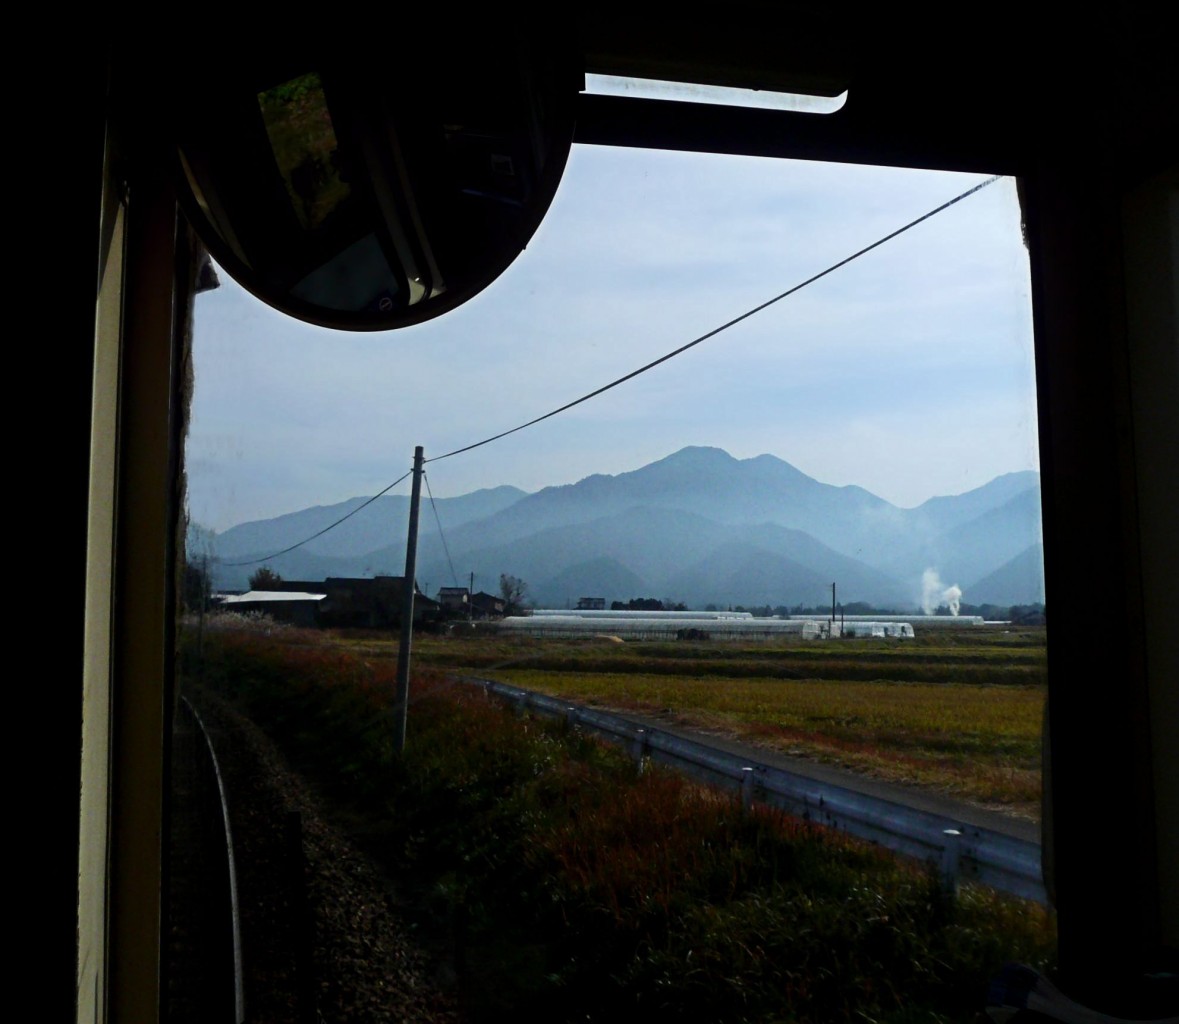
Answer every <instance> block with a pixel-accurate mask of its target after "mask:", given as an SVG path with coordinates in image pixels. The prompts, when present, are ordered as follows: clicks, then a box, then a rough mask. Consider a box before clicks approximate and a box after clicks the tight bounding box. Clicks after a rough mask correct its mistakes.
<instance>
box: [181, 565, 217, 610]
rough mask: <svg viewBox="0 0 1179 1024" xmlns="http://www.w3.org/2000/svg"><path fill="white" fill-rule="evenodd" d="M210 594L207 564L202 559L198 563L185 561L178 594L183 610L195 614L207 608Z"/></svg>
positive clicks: (210, 587)
mask: <svg viewBox="0 0 1179 1024" xmlns="http://www.w3.org/2000/svg"><path fill="white" fill-rule="evenodd" d="M212 592H213V588H212V586H211V584H210V582H209V566H208V564H207V562H206V561H205V560H204V559H202V560H201V561H199V562H193V561H186V562H185V563H184V576H183V579H182V582H181V594H180V596H181V601H182V602H183V604H184V607H185V609H187V610H188V611H190V612H197V611H202V610H203V609H205V608H208V606H209V596H210V595H211V594H212Z"/></svg>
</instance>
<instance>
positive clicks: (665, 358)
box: [221, 174, 1001, 586]
mask: <svg viewBox="0 0 1179 1024" xmlns="http://www.w3.org/2000/svg"><path fill="white" fill-rule="evenodd" d="M1000 177H1001V176H1000V175H998V174H996V175H993V176H991V177H990V178H987V179H986V180H985V181H981V182H979V183H978V184H977V185H975V186H974V187H973V188H968V189H967V190H966V191H965V192H962V193H961V194H959V195H956V196H955V197H954V198H953V199H951V200H949V201H948V202H945V203H942V204H941V206H936V207H934V208H933V209H932V210H930V211H929V212H928V213H924V214H922V215H921V216H920V217H918V218H916V219H915V220H911V221H909V223H908V224H905V225H903V226H902V227H899V228H897V229H896V230H895V231H892V232H890V233H889V234H887V235H885V236H884V237H883V238H879V239H877V240H876V241H875V242H873V243H872V244H871V245H866V246H864V248H862V249H860V250H858V251H857V252H854V253H852V254H851V255H850V256H846V257H844V258H843V259H841V260H840V261H839V262H838V263H832V264H831V266H829V267H827V268H826V269H825V270H821V271H819V273H817V274H814V275H813V276H811V277H808V278H807V279H806V280H805V281H801V282H799V283H798V284H796V285H794V287H792V288H788V289H786V291H784V292H781V293H780V294H778V295H775V296H774V297H773V298H771V299H767V300H766V301H765V302H763V303H761V305H758V306H754V307H753V308H752V309H750V310H746V312H744V313H742V314H741V315H740V316H736V317H734V318H733V319H732V320H729V321H728V322H726V323H723V324H721V325H720V326H719V327H714V328H713V329H712V330H711V331H708V332H707V333H706V334H702V335H700V336H699V337H698V338H693V339H692V340H691V341H689V342H688V343H687V344H685V345H681V346H680V347H679V348H676V349H673V350H672V351H670V352H668V353H667V354H666V355H662V356H660V357H659V358H658V359H655V360H652V361H651V362H649V363H647V364H646V365H645V366H640V367H639V368H638V369H637V370H632V371H631V372H630V373H628V374H626V375H625V376H623V377H619V378H618V379H617V380H614V381H611V382H610V383H609V384H604V385H602V387H600V388H597V389H595V390H594V391H591V392H589V393H588V394H585V395H582V396H581V397H580V398H576V399H574V400H573V401H572V402H566V403H565V404H564V405H562V406H560V407H559V408H556V409H553V410H552V411H551V412H546V413H545V414H544V415H543V416H537V417H536V418H535V419H531V420H529V421H528V422H527V423H521V424H520V425H519V426H516V427H512V428H511V429H510V430H503V431H501V432H500V433H498V434H493V435H492V436H491V437H486V438H484V439H483V440H482V441H476V442H475V443H474V444H468V445H464V446H463V447H462V448H456V449H454V450H453V451H449V452H446V453H445V454H443V455H436V456H435V457H434V458H432V459H426V460H425V461H426V462H439V461H441V460H442V459H449V458H450V457H451V456H453V455H462V454H463V453H464V452H469V451H473V450H474V449H476V448H482V447H483V446H484V445H487V444H491V442H492V441H498V440H499V439H500V438H503V437H507V436H508V435H509V434H515V433H518V432H519V431H521V430H526V429H527V428H528V427H533V426H535V425H536V424H537V423H542V422H544V421H545V420H547V419H552V417H554V416H557V415H559V414H560V413H563V412H566V411H568V410H569V409H572V408H573V407H574V406H576V405H581V404H582V403H583V402H588V401H589V400H590V399H591V398H597V396H598V395H601V394H604V393H605V392H607V391H609V390H610V389H611V388H616V387H618V385H619V384H625V383H626V382H627V381H628V380H633V379H634V378H635V377H638V376H639V375H640V374H644V373H646V372H647V371H648V370H653V369H654V368H655V367H656V366H659V365H660V364H662V363H666V362H667V361H668V360H669V359H674V358H675V357H676V356H678V355H681V354H682V353H684V352H687V351H688V349H690V348H695V347H696V346H697V345H699V344H700V343H701V342H704V341H707V340H708V339H709V338H715V337H716V336H717V335H718V334H720V333H721V332H722V331H727V330H728V329H729V328H730V327H733V326H735V325H737V324H739V323H741V321H742V320H748V319H749V318H750V317H751V316H754V315H755V314H757V313H760V312H761V311H762V310H763V309H768V308H769V307H770V306H772V305H774V303H776V302H781V301H782V300H783V299H785V298H787V297H789V296H791V295H793V294H794V293H795V292H798V291H801V290H802V289H803V288H805V287H806V286H807V285H810V284H814V283H815V282H816V281H818V280H820V279H821V278H824V277H826V276H827V275H828V274H830V273H833V272H834V271H836V270H838V269H839V268H840V267H845V266H847V265H848V264H849V263H851V262H852V261H853V260H857V259H859V258H860V257H861V256H863V255H865V254H866V253H869V252H871V251H872V250H873V249H876V248H879V247H880V246H882V245H884V243H885V242H890V241H892V240H893V239H894V238H896V237H897V236H898V235H903V234H904V233H905V232H906V231H908V230H909V229H910V228H915V227H916V226H917V225H918V224H921V223H922V222H923V221H927V220H929V219H930V218H931V217H936V216H937V215H938V214H939V213H941V212H943V211H944V210H948V209H949V208H950V207H951V206H954V205H955V204H957V203H960V202H962V200H963V199H967V198H969V197H970V196H972V195H974V193H975V192H980V191H982V189H984V188H986V187H987V186H988V185H993V184H994V183H995V182H996V181H998V180H999V178H1000ZM412 472H413V470H410V471H409V472H408V473H406V474H405V476H402V477H398V478H397V479H396V480H394V481H393V483H391V484H390V485H389V486H388V487H386V488H385V489H384V490H383V491H380V492H378V493H377V494H374V495H373V496H372V497H371V498H369V499H368V500H367V501H365V502H364V503H363V504H361V505H358V506H357V507H356V508H354V509H353V510H352V511H351V512H349V513H348V514H347V515H346V516H341V517H340V518H339V519H337V520H336V521H335V522H334V523H332V524H331V525H330V526H325V527H324V528H323V529H322V530H320V531H318V532H317V533H313V534H312V535H311V536H310V537H307V538H305V539H303V540H301V541H299V543H298V544H292V545H291V546H290V547H289V548H283V549H282V550H281V551H276V552H274V553H273V554H271V555H267V556H266V557H265V558H253V559H250V560H249V561H246V562H222V563H221V564H222V565H224V566H227V567H237V566H244V565H257V564H259V563H260V562H268V561H269V560H270V559H272V558H278V557H279V555H285V554H287V553H288V552H290V551H294V550H295V549H296V548H301V547H302V546H303V545H304V544H307V543H309V542H310V541H313V540H315V539H316V537H322V536H323V535H324V534H325V533H327V532H328V531H329V530H334V529H335V528H336V527H337V526H339V525H340V524H341V523H342V522H344V521H345V520H347V519H351V518H352V516H354V515H356V513H357V512H359V511H360V510H361V509H363V508H365V507H366V506H368V505H371V504H372V503H373V502H374V501H376V500H377V498H379V497H381V496H382V495H384V494H387V493H388V492H389V491H391V490H393V488H394V487H396V486H397V485H398V484H399V483H401V481H402V480H405V479H406V477H408V476H409V475H410V474H411V473H412ZM423 476H425V474H423ZM429 489H430V482H429V480H427V481H426V491H427V493H429ZM430 505H431V507H432V508H433V509H434V518H435V519H436V520H438V508H437V506H435V505H434V498H433V495H431V496H430ZM438 533H439V535H440V536H441V537H442V546H443V548H444V549H445V550H446V558H447V561H448V562H449V561H450V550H449V549H448V548H447V546H446V537H445V535H444V534H443V533H442V523H441V521H440V520H438ZM450 574H451V576H452V577H453V578H454V581H455V585H456V586H457V585H458V576H457V575H456V574H455V571H454V563H453V562H451V563H450Z"/></svg>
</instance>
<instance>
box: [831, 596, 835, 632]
mask: <svg viewBox="0 0 1179 1024" xmlns="http://www.w3.org/2000/svg"><path fill="white" fill-rule="evenodd" d="M831 635H832V636H834V635H835V584H834V583H832V584H831Z"/></svg>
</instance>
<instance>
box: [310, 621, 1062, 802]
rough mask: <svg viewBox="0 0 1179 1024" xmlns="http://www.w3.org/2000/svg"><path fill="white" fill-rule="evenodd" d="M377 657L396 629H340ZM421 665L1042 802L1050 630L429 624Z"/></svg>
mask: <svg viewBox="0 0 1179 1024" xmlns="http://www.w3.org/2000/svg"><path fill="white" fill-rule="evenodd" d="M333 642H334V643H336V644H339V645H341V646H343V647H344V648H346V649H349V650H352V651H355V652H357V653H359V654H362V655H363V656H365V657H368V658H389V657H395V656H396V645H395V644H394V643H392V642H390V641H389V640H387V639H386V638H383V637H382V638H378V637H375V636H374V637H371V638H367V639H366V638H360V637H350V638H346V639H345V638H337V639H336V640H335V641H333ZM414 656H415V658H416V659H417V661H418V663H419V664H428V665H433V666H438V667H440V668H443V667H444V668H447V669H450V670H453V671H457V672H463V673H468V674H471V675H481V676H487V677H491V678H495V679H499V680H502V681H504V682H509V683H513V684H515V685H517V686H522V687H526V688H528V689H533V690H539V691H541V692H544V693H548V694H552V695H554V696H560V697H564V698H568V699H569V700H574V701H580V702H585V703H588V704H592V705H596V706H600V707H606V708H613V709H618V710H621V711H624V712H633V713H637V714H641V715H646V716H651V717H654V718H657V719H660V720H663V721H665V722H667V723H668V724H674V725H679V726H682V727H686V728H689V729H699V730H704V731H707V732H713V733H721V734H723V735H725V736H728V737H731V738H734V739H738V740H742V741H745V742H749V743H753V744H756V745H758V746H764V747H767V748H770V749H772V750H776V751H779V752H781V753H785V754H790V755H792V756H796V757H806V758H811V759H814V760H818V761H822V762H824V763H828V764H834V765H838V766H840V767H843V768H846V769H849V770H851V771H855V772H861V773H864V774H869V775H872V776H875V777H878V778H884V779H888V780H890V781H894V782H903V783H907V784H912V785H918V786H924V787H927V788H932V789H936V790H939V791H941V792H945V793H948V794H951V795H953V796H955V797H958V798H961V799H966V800H970V801H973V802H976V803H979V804H984V805H987V806H994V807H999V808H1001V809H1004V810H1006V811H1008V812H1010V813H1013V814H1017V815H1019V816H1022V817H1025V818H1031V819H1038V818H1039V815H1040V788H1041V774H1040V762H1041V748H1040V734H1041V728H1042V719H1043V708H1044V697H1045V694H1046V692H1047V688H1046V684H1047V654H1046V648H1045V632H1044V630H1043V629H1042V628H1041V629H1035V628H1033V629H1022V630H1012V631H1002V630H997V629H996V630H990V629H979V628H977V627H974V628H968V629H962V630H957V631H934V630H930V631H928V632H926V633H924V634H922V635H921V636H919V637H917V638H916V639H915V640H905V641H900V642H898V641H895V640H890V641H879V640H848V641H835V642H817V641H811V640H800V639H787V640H775V641H768V642H761V643H755V644H740V643H732V642H718V643H707V642H706V643H685V642H677V643H641V642H640V643H629V644H619V643H611V642H609V641H608V640H605V639H587V640H534V639H528V638H519V639H518V638H512V639H500V638H494V637H480V638H471V639H466V640H460V639H449V638H447V639H443V638H423V640H422V641H421V642H417V643H415V647H414Z"/></svg>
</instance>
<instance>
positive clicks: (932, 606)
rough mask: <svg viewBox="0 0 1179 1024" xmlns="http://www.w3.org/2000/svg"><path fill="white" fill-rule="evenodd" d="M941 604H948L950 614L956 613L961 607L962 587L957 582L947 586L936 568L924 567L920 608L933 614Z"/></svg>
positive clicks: (928, 613)
mask: <svg viewBox="0 0 1179 1024" xmlns="http://www.w3.org/2000/svg"><path fill="white" fill-rule="evenodd" d="M943 604H944V605H949V608H950V614H951V615H957V614H958V610H959V609H960V608H961V607H962V588H961V587H960V586H958V584H957V583H953V584H951V585H950V586H948V587H947V586H946V585H945V584H944V583H942V579H941V577H940V576H939V575H938V574H937V570H936V569H926V570H925V572H923V573H922V574H921V610H922V611H924V612H925V614H926V615H933V614H934V613H935V612H937V610H938V608H939V607H940V606H941V605H943Z"/></svg>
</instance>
